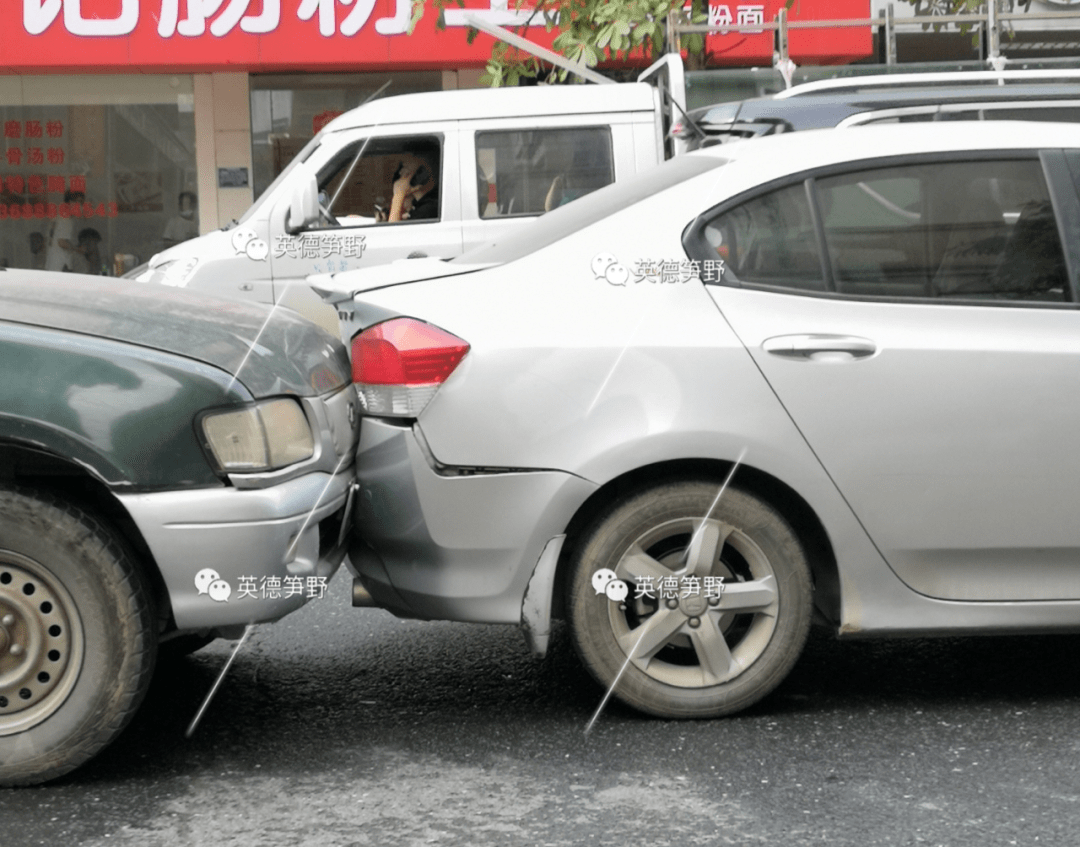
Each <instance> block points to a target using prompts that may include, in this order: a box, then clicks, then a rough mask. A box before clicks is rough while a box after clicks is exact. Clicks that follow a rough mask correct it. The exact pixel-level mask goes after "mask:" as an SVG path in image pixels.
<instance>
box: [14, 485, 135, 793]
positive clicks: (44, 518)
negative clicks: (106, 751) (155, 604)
mask: <svg viewBox="0 0 1080 847" xmlns="http://www.w3.org/2000/svg"><path fill="white" fill-rule="evenodd" d="M149 597H150V594H149V592H148V591H147V590H146V586H145V584H144V581H143V579H142V577H141V574H140V572H139V570H138V568H137V567H136V566H135V564H134V561H133V559H132V557H131V555H130V554H129V553H128V552H127V549H126V547H125V546H124V545H123V544H122V543H121V542H120V541H119V540H118V539H117V538H116V536H115V535H114V534H113V533H112V532H111V531H110V530H109V529H107V528H106V527H105V526H103V525H102V524H101V523H100V522H99V521H97V520H96V519H95V518H94V517H92V516H91V515H89V514H87V513H86V512H84V511H82V510H81V509H78V508H75V507H73V506H71V505H69V504H66V503H64V502H63V501H61V500H60V499H58V498H56V497H54V496H52V495H47V494H41V493H37V492H31V491H28V490H26V489H22V488H14V487H9V486H0V642H2V644H0V785H4V786H14V785H31V784H34V783H38V782H44V781H46V780H49V779H54V778H56V777H58V776H61V775H62V774H65V773H68V772H69V771H71V770H73V769H74V768H76V767H78V766H79V765H81V764H83V763H84V762H86V761H87V760H88V759H90V758H91V757H93V756H94V755H96V754H97V753H98V752H100V751H101V749H102V748H104V747H105V745H107V744H108V743H109V742H110V741H112V740H113V739H114V738H115V737H116V736H117V735H118V734H119V733H120V731H121V730H122V729H123V728H124V727H125V726H126V725H127V723H128V721H129V720H130V719H131V717H132V715H133V714H134V713H135V710H136V709H137V708H138V705H139V703H140V702H141V701H142V698H143V696H144V695H145V693H146V689H147V687H148V686H149V684H150V677H151V675H152V673H153V666H154V655H155V648H156V638H155V629H154V616H153V609H152V608H151V601H150V599H149ZM16 648H17V649H16Z"/></svg>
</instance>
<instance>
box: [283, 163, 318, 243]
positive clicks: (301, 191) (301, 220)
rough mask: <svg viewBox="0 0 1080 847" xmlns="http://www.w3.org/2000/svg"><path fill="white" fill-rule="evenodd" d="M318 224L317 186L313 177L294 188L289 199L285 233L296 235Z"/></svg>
mask: <svg viewBox="0 0 1080 847" xmlns="http://www.w3.org/2000/svg"><path fill="white" fill-rule="evenodd" d="M318 222H319V186H318V184H317V183H316V182H315V177H314V176H312V177H309V178H308V179H306V180H304V181H303V182H301V183H300V185H298V186H296V188H295V189H294V190H293V192H292V195H291V196H290V198H289V213H288V215H287V217H286V219H285V231H286V232H287V233H289V235H296V233H298V232H300V231H301V230H304V229H307V228H308V227H310V226H314V225H315V224H317V223H318Z"/></svg>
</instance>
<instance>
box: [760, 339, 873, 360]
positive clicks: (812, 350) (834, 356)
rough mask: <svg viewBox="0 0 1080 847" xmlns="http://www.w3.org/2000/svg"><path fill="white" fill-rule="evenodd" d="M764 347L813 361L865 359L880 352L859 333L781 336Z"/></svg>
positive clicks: (774, 352) (787, 357)
mask: <svg viewBox="0 0 1080 847" xmlns="http://www.w3.org/2000/svg"><path fill="white" fill-rule="evenodd" d="M761 347H762V349H763V350H765V352H766V353H772V354H773V355H774V356H783V357H784V358H786V359H807V360H809V361H815V360H817V361H826V360H828V361H843V360H848V359H865V358H867V357H868V356H873V355H874V354H875V353H876V352H877V345H876V344H875V343H874V342H873V341H871V340H870V339H869V338H860V337H859V336H857V335H777V336H775V337H773V338H767V339H765V341H764V342H763V343H762V345H761Z"/></svg>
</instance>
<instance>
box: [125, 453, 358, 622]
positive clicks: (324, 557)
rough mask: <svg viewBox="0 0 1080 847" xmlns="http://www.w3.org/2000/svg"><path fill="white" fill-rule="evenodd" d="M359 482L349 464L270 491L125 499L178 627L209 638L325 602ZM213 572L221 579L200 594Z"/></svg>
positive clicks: (158, 494)
mask: <svg viewBox="0 0 1080 847" xmlns="http://www.w3.org/2000/svg"><path fill="white" fill-rule="evenodd" d="M354 478H355V477H354V469H353V467H352V465H349V467H347V468H346V469H345V470H344V471H342V472H339V473H338V474H336V475H331V474H328V473H325V472H315V473H309V474H306V475H304V476H301V477H298V478H296V479H292V480H289V481H288V482H283V483H281V484H279V485H274V486H271V487H269V488H262V489H247V490H244V489H238V488H220V489H199V490H194V491H165V492H155V493H151V494H124V495H120V496H119V498H118V499H119V500H120V502H121V503H122V504H123V505H124V507H125V508H126V509H127V510H128V513H129V514H130V515H131V517H132V519H133V520H134V521H135V524H136V525H137V526H138V528H139V531H140V532H141V533H142V535H143V538H144V539H145V540H146V543H147V545H148V546H149V547H150V552H151V553H152V554H153V557H154V560H155V561H156V562H157V565H158V569H159V571H160V572H161V576H162V577H163V579H164V580H165V585H166V588H167V589H168V593H169V600H170V601H171V603H172V611H173V617H174V619H175V621H176V626H177V628H178V629H181V630H186V629H212V628H219V627H227V626H237V625H243V624H250V623H261V622H266V621H273V620H277V619H278V618H280V617H282V616H284V615H286V614H288V613H289V612H292V611H294V610H295V609H298V608H300V607H301V606H302V605H304V603H305V602H307V600H309V599H312V598H314V597H318V596H322V589H323V588H324V587H325V584H326V581H327V580H329V578H330V577H331V576H333V575H334V572H335V571H336V570H337V568H338V566H339V565H340V564H341V561H342V559H343V558H344V557H345V551H346V547H347V544H348V530H349V525H350V522H351V516H350V512H351V511H352V510H351V508H347V505H351V504H350V503H349V501H350V500H351V492H352V487H353V484H354ZM207 569H209V570H211V571H213V572H214V573H215V574H216V575H217V580H210V579H208V575H206V576H203V577H201V578H200V580H199V581H198V582H199V584H198V585H197V584H196V575H199V574H200V573H202V572H203V571H205V570H207ZM219 580H220V581H223V582H225V583H226V584H227V585H228V589H227V590H226V589H225V588H223V587H221V586H220V585H218V586H216V587H215V586H214V585H212V584H211V583H213V582H216V581H219Z"/></svg>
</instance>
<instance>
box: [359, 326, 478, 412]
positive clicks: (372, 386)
mask: <svg viewBox="0 0 1080 847" xmlns="http://www.w3.org/2000/svg"><path fill="white" fill-rule="evenodd" d="M468 352H469V345H468V344H467V343H466V342H464V341H462V340H461V339H460V338H458V337H457V336H456V335H451V334H450V333H449V332H446V331H445V330H442V329H439V328H438V327H436V326H432V325H431V324H426V323H424V322H423V321H418V320H416V319H415V318H394V319H393V320H389V321H386V322H385V323H381V324H376V325H375V326H372V327H368V328H367V329H365V330H364V331H363V332H361V333H360V334H359V335H357V336H356V337H355V338H354V339H353V342H352V367H353V382H355V383H356V388H357V392H358V393H359V396H360V399H361V401H363V403H364V407H365V409H366V410H367V411H368V413H369V414H374V415H402V416H409V417H415V416H416V415H418V414H419V413H420V411H421V410H422V409H423V407H424V406H426V405H427V403H428V401H429V400H430V399H431V398H432V397H433V396H434V393H435V389H437V388H438V387H439V386H440V385H441V384H442V383H443V382H444V381H445V380H446V378H447V377H448V376H450V374H451V373H453V371H454V368H456V367H457V366H458V365H459V364H460V363H461V360H462V359H463V358H465V354H466V353H468Z"/></svg>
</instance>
